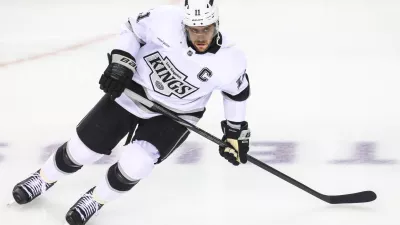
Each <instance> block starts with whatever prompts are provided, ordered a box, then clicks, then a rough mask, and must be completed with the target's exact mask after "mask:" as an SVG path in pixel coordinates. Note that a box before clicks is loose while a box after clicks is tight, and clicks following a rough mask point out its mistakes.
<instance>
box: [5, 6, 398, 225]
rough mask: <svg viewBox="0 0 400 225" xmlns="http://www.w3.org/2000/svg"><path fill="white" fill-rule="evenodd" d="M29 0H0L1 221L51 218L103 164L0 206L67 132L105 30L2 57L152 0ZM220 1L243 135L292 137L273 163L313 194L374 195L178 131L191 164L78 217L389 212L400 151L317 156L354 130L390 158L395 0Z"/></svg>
mask: <svg viewBox="0 0 400 225" xmlns="http://www.w3.org/2000/svg"><path fill="white" fill-rule="evenodd" d="M34 2H35V3H33V2H31V1H27V0H25V1H23V0H17V1H15V0H14V1H11V0H5V1H2V2H1V3H0V27H1V35H0V65H1V66H0V78H1V84H2V85H1V88H0V104H1V110H0V181H1V182H0V183H1V185H0V220H1V224H11V225H26V224H29V225H36V224H37V225H44V224H52V225H53V224H63V222H64V220H63V218H64V215H65V213H66V212H67V210H68V208H69V207H70V206H71V205H72V204H73V203H74V202H75V201H76V200H77V198H78V197H79V196H80V195H81V194H83V193H84V192H86V191H87V190H88V189H89V188H90V187H92V186H93V185H95V184H96V182H97V181H98V180H99V179H100V178H101V177H102V176H104V174H105V171H106V170H107V168H108V165H109V164H106V165H104V164H103V165H93V166H87V167H85V168H84V169H82V170H81V171H80V172H79V173H77V174H75V175H73V176H70V177H67V178H66V179H64V180H62V181H60V182H59V183H57V184H56V186H54V188H52V189H51V190H50V191H49V192H48V193H46V195H45V196H42V197H40V198H39V199H37V200H36V201H34V202H32V203H31V204H28V205H25V206H18V205H14V206H12V207H7V206H6V204H7V202H8V200H10V198H11V190H12V187H13V185H14V184H15V183H17V182H18V181H20V180H21V179H24V178H25V177H26V176H27V175H28V174H29V173H32V172H34V171H35V170H36V169H37V168H39V167H40V165H41V162H42V161H41V160H42V159H41V156H42V155H43V154H44V153H43V148H45V147H46V146H49V145H51V144H57V143H62V142H64V141H66V140H68V138H69V135H70V133H71V132H72V131H73V130H74V128H75V126H76V124H77V123H78V122H79V121H80V119H81V118H82V117H83V116H84V115H85V114H86V113H87V112H88V110H90V109H91V108H92V107H93V105H94V104H95V103H96V101H97V99H98V98H99V97H100V96H102V93H101V91H100V90H99V89H98V86H97V82H98V78H99V75H100V74H101V73H102V72H103V71H104V69H105V66H106V63H107V58H106V53H107V52H108V51H110V50H111V49H112V47H113V44H114V43H115V41H116V39H115V38H114V37H113V36H110V37H109V38H108V39H105V40H102V41H98V42H95V43H93V44H91V45H85V46H81V47H80V48H74V49H71V50H69V51H61V52H59V53H58V54H49V55H47V56H43V57H41V58H38V59H37V60H28V61H25V62H23V63H15V62H17V61H18V60H20V59H26V58H29V57H32V56H35V55H41V54H42V55H46V54H47V53H51V52H54V51H58V50H60V49H64V50H65V48H66V47H68V46H74V45H77V44H80V43H85V42H86V41H88V40H89V41H90V40H94V39H97V38H98V37H101V36H104V35H110V34H111V35H112V34H116V33H118V29H119V26H120V24H121V23H122V22H124V21H125V19H126V18H127V17H128V16H130V15H134V14H135V13H136V12H138V11H141V10H142V9H146V7H147V6H154V5H157V4H159V3H161V2H162V1H122V0H119V1H113V2H109V1H104V0H103V1H93V0H90V1H77V0H73V1H65V0H59V1H46V0H39V1H34ZM221 6H222V8H221V15H222V18H221V28H222V29H223V30H224V31H227V32H228V33H230V34H231V35H233V37H234V38H235V39H236V40H237V42H238V44H239V45H240V46H241V47H242V48H243V49H244V50H245V51H246V52H247V54H248V65H249V69H248V73H249V76H250V78H251V85H252V98H251V101H250V102H249V109H248V121H249V124H250V127H251V129H252V135H253V136H252V140H255V141H293V142H296V143H298V145H299V147H298V148H297V151H296V160H295V162H294V163H290V164H280V163H276V164H273V165H272V166H274V167H275V168H277V169H279V170H281V171H282V172H284V173H286V174H287V175H289V176H291V177H293V178H295V179H297V180H299V181H301V182H303V183H305V184H306V185H309V186H310V187H312V188H314V189H316V190H318V191H320V192H322V193H324V194H332V195H334V194H346V193H351V192H358V191H363V190H373V191H375V192H376V193H377V195H378V199H377V200H376V201H375V202H372V203H368V204H358V205H328V204H326V203H324V202H322V201H320V200H318V199H316V198H314V197H313V196H310V195H309V194H307V193H305V192H303V191H301V190H299V189H297V188H295V187H293V186H291V185H290V184H287V183H286V182H285V181H282V180H280V179H278V178H276V177H274V176H273V175H271V174H269V173H267V172H265V171H263V170H261V169H259V168H257V167H255V166H253V165H244V166H241V167H232V166H230V165H229V164H228V163H226V162H225V161H223V160H222V159H221V158H220V156H219V155H218V153H217V148H216V146H215V145H214V144H212V143H210V142H208V141H205V140H204V139H202V138H201V137H199V136H198V135H196V134H192V135H191V136H190V138H189V140H188V141H191V142H193V143H201V144H202V151H201V152H202V155H201V159H200V160H199V161H198V162H197V163H192V164H177V163H176V159H177V157H178V156H179V155H180V154H181V153H179V152H176V154H174V155H172V156H171V158H170V159H168V160H167V161H165V163H163V164H162V165H159V166H158V167H157V168H156V169H155V170H154V172H153V174H152V175H151V177H149V178H148V179H146V180H143V181H142V182H140V184H139V185H137V186H136V187H135V188H134V189H133V190H132V191H131V192H130V193H129V194H127V195H126V196H124V197H123V198H121V199H118V200H117V201H115V202H113V203H110V204H109V205H107V206H105V207H104V208H103V209H102V210H101V213H100V214H99V216H98V217H96V218H94V219H93V220H92V221H91V224H98V225H106V224H115V225H128V224H129V225H130V224H135V225H169V224H171V225H181V224H182V225H183V224H184V225H205V224H207V225H239V224H246V225H260V224H266V225H312V224H316V225H317V224H318V225H322V224H324V225H337V224H341V225H342V224H349V225H350V224H351V225H377V224H379V225H397V224H399V222H398V216H397V214H396V213H397V211H398V202H399V201H400V194H399V190H400V166H399V164H396V163H393V164H370V163H364V164H350V165H349V164H330V163H329V161H331V160H337V159H342V158H348V157H349V156H350V155H351V152H350V150H349V149H350V147H349V146H352V145H353V144H354V143H355V142H358V141H371V142H374V143H378V146H377V150H376V151H377V152H376V157H377V158H378V159H389V160H393V162H396V160H397V161H398V160H400V153H399V150H398V149H399V148H400V144H399V142H398V140H399V137H400V119H399V115H400V107H399V104H398V102H399V99H398V98H399V97H398V96H400V90H399V89H398V84H399V73H400V41H399V40H400V27H399V26H398V21H399V19H400V17H399V14H398V12H399V10H400V3H399V2H398V1H390V0H383V1H382V0H380V1H377V0H373V1H361V0H351V1H334V2H333V1H328V0H305V1H294V0H287V1H261V0H260V1H258V0H251V1H238V0H235V1H227V0H225V1H222V3H221ZM5 65H7V66H5ZM220 103H221V98H220V96H219V95H218V94H216V95H214V96H213V97H212V99H211V100H210V103H209V107H208V109H207V113H206V115H205V117H204V118H203V120H202V121H201V122H200V123H199V126H201V127H202V128H204V129H205V130H208V131H209V132H211V133H213V134H216V135H220V134H221V132H220V127H219V121H220V120H221V119H222V118H223V109H222V108H221V107H220V106H221V104H220ZM184 150H185V149H182V151H184Z"/></svg>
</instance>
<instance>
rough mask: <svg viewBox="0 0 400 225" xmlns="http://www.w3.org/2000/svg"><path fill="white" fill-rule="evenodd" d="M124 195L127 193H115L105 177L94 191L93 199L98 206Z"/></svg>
mask: <svg viewBox="0 0 400 225" xmlns="http://www.w3.org/2000/svg"><path fill="white" fill-rule="evenodd" d="M124 193H127V191H117V190H115V189H114V188H112V187H111V186H110V184H109V183H108V180H107V177H106V176H105V177H104V178H103V179H102V180H101V181H100V183H99V184H98V185H97V186H96V188H95V189H94V192H93V198H94V199H95V200H96V201H97V202H98V203H100V204H106V203H108V202H111V201H114V200H115V199H117V198H119V197H120V196H121V195H123V194H124Z"/></svg>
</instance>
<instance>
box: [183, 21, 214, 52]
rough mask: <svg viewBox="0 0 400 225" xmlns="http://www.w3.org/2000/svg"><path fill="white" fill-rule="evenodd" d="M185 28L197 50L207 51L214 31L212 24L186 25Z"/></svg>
mask: <svg viewBox="0 0 400 225" xmlns="http://www.w3.org/2000/svg"><path fill="white" fill-rule="evenodd" d="M186 30H187V32H188V34H189V39H190V41H192V43H193V45H194V46H195V47H196V49H197V51H199V52H205V51H207V49H208V47H209V46H210V44H211V41H212V39H213V38H214V35H215V33H216V32H215V25H214V24H211V25H208V26H202V27H190V26H186Z"/></svg>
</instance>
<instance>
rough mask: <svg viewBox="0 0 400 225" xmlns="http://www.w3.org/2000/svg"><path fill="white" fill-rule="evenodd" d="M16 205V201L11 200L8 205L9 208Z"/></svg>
mask: <svg viewBox="0 0 400 225" xmlns="http://www.w3.org/2000/svg"><path fill="white" fill-rule="evenodd" d="M14 203H15V200H11V201H9V202H8V203H7V206H8V207H10V206H12V205H14Z"/></svg>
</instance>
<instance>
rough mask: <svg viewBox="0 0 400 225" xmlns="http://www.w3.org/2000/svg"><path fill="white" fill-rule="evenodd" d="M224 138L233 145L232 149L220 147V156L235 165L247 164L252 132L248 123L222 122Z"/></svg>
mask: <svg viewBox="0 0 400 225" xmlns="http://www.w3.org/2000/svg"><path fill="white" fill-rule="evenodd" d="M221 127H222V131H223V132H224V136H223V137H222V140H223V141H225V142H227V143H228V144H229V145H231V148H223V147H219V154H220V155H221V156H222V157H224V158H225V159H226V160H228V161H229V162H230V163H232V164H233V165H235V166H237V165H239V164H240V163H246V162H247V152H249V140H250V130H249V128H248V124H247V122H246V121H244V122H241V123H237V122H231V121H227V120H224V121H221Z"/></svg>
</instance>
